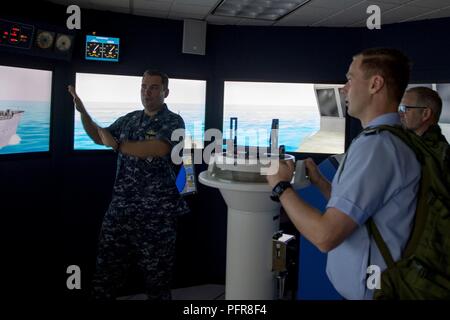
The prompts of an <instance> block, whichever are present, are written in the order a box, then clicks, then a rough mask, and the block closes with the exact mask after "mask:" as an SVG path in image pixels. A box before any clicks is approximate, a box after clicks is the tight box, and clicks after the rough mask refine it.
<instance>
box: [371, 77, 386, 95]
mask: <svg viewBox="0 0 450 320" xmlns="http://www.w3.org/2000/svg"><path fill="white" fill-rule="evenodd" d="M383 87H384V78H383V77H382V76H380V75H378V74H376V75H374V76H372V77H371V79H370V93H377V92H378V91H380V90H381V89H382V88H383Z"/></svg>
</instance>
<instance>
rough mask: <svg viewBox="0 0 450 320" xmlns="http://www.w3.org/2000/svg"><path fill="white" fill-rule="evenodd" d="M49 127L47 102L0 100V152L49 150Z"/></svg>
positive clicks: (48, 104)
mask: <svg viewBox="0 0 450 320" xmlns="http://www.w3.org/2000/svg"><path fill="white" fill-rule="evenodd" d="M6 110H10V112H9V116H7V115H6ZM18 112H20V113H18ZM16 117H17V118H19V119H15V118H16ZM49 128H50V103H49V102H32V101H0V135H1V136H0V154H7V153H23V152H40V151H49V138H50V134H49Z"/></svg>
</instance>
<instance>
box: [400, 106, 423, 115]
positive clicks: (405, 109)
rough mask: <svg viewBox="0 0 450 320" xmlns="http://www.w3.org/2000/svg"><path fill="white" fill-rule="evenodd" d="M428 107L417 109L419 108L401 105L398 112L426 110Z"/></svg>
mask: <svg viewBox="0 0 450 320" xmlns="http://www.w3.org/2000/svg"><path fill="white" fill-rule="evenodd" d="M426 108H428V107H417V106H407V105H406V104H401V105H399V106H398V112H401V113H405V112H406V111H407V110H408V109H426Z"/></svg>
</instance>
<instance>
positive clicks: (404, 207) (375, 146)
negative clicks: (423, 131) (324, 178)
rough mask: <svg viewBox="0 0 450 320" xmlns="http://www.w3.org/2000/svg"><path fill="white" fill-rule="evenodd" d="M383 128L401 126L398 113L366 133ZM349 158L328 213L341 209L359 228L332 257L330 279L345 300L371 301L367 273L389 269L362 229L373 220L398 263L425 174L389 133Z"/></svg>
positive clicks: (358, 145)
mask: <svg viewBox="0 0 450 320" xmlns="http://www.w3.org/2000/svg"><path fill="white" fill-rule="evenodd" d="M382 124H386V125H396V124H400V118H399V116H398V114H397V113H388V114H384V115H381V116H379V117H377V118H375V119H373V120H372V121H371V122H370V123H369V124H368V127H372V126H377V125H382ZM346 157H347V159H346V160H345V168H344V169H343V170H342V166H340V167H339V168H338V171H337V172H336V175H335V176H334V179H333V182H332V191H331V197H330V200H329V202H328V204H327V208H329V207H334V208H336V209H339V210H340V211H342V212H343V213H345V214H347V215H348V216H349V217H350V218H351V219H353V220H354V221H355V222H356V223H357V224H358V225H359V227H358V228H357V229H356V230H355V231H354V232H353V233H352V234H351V235H350V236H349V237H348V238H347V239H346V240H344V241H343V242H342V243H341V244H340V245H339V246H337V247H336V248H335V249H333V250H331V251H330V252H329V253H328V260H327V275H328V277H329V279H330V281H331V283H332V284H333V285H334V287H335V288H336V290H337V291H338V292H339V293H340V294H341V295H342V296H343V297H345V298H346V299H371V298H372V296H373V290H369V289H368V288H367V286H366V279H367V276H368V275H367V267H368V266H369V265H377V266H379V267H380V269H381V271H383V270H384V269H385V268H386V264H385V262H384V260H383V258H382V256H381V254H380V252H379V250H378V247H377V245H376V244H375V241H374V240H373V239H372V240H369V235H368V232H367V229H366V227H365V225H364V224H365V222H366V220H367V219H368V218H369V217H372V218H373V220H374V222H375V223H376V225H377V227H378V229H379V230H380V233H381V235H382V237H383V239H384V241H385V242H386V244H387V246H388V247H389V250H390V252H391V255H392V257H393V258H394V260H398V259H399V258H400V256H401V252H402V250H403V249H404V247H405V245H406V242H407V240H408V238H409V236H410V233H411V230H412V221H413V217H414V213H415V210H416V202H417V198H416V195H417V191H418V187H419V181H420V174H421V169H420V164H419V162H418V161H417V159H416V156H415V154H414V152H413V151H412V150H411V149H410V148H409V147H408V146H407V145H406V144H404V143H403V142H402V141H401V140H400V139H399V138H397V137H396V136H394V135H392V134H391V133H389V132H387V131H382V132H380V133H378V134H371V135H364V134H362V135H360V136H359V137H358V138H356V139H355V140H354V141H353V143H352V144H351V146H350V148H349V150H348V151H347V155H346ZM341 170H342V172H341ZM369 254H370V257H369Z"/></svg>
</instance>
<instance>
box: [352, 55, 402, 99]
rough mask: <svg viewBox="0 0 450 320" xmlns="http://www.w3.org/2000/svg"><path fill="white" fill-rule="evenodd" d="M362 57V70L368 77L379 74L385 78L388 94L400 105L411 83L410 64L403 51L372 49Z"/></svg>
mask: <svg viewBox="0 0 450 320" xmlns="http://www.w3.org/2000/svg"><path fill="white" fill-rule="evenodd" d="M357 56H362V61H361V68H362V69H363V71H364V72H365V74H366V76H367V77H370V76H373V75H375V74H379V75H380V76H382V77H383V78H384V81H385V83H386V88H387V90H388V94H390V96H391V98H393V99H395V101H396V102H397V103H400V101H401V100H402V97H403V93H404V92H405V89H406V87H407V85H408V82H409V73H410V62H409V59H408V57H407V56H405V55H404V54H403V53H402V52H401V51H399V50H396V49H392V48H371V49H366V50H364V51H362V52H361V53H359V54H357V55H356V56H355V57H357Z"/></svg>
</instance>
